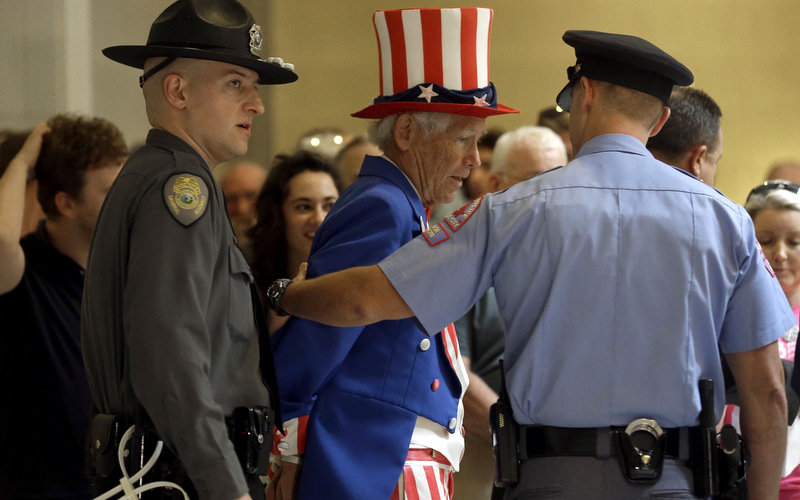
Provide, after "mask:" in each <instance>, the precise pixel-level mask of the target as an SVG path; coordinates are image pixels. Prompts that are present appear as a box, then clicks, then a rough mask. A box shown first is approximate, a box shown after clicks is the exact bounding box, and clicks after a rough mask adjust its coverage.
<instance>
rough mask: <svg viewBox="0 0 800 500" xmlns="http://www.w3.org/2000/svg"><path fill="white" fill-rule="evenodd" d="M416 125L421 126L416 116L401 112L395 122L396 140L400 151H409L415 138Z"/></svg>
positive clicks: (393, 131) (394, 133) (394, 134)
mask: <svg viewBox="0 0 800 500" xmlns="http://www.w3.org/2000/svg"><path fill="white" fill-rule="evenodd" d="M415 127H419V125H417V122H416V121H415V120H414V118H413V117H412V116H411V115H410V114H408V113H400V116H398V117H397V120H396V121H395V122H394V130H392V134H393V136H394V142H395V144H397V148H398V149H399V150H400V151H408V150H409V149H410V148H411V145H412V143H413V141H414V139H415V133H414V132H415Z"/></svg>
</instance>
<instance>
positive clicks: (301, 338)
mask: <svg viewBox="0 0 800 500" xmlns="http://www.w3.org/2000/svg"><path fill="white" fill-rule="evenodd" d="M425 220H426V214H425V209H424V207H423V205H422V202H421V200H420V199H419V196H418V195H417V193H416V191H415V190H414V188H413V186H412V185H411V183H410V182H409V180H408V179H407V178H406V177H405V175H404V174H403V173H402V172H401V171H400V169H398V168H397V167H396V166H395V165H393V164H392V163H391V162H389V161H387V160H386V159H384V158H379V157H372V156H367V157H366V159H365V161H364V165H363V166H362V169H361V172H360V174H359V177H358V179H357V180H356V182H355V183H353V185H352V186H350V188H348V189H347V190H346V191H345V192H344V193H343V194H342V196H341V198H339V200H338V201H337V202H336V204H335V205H334V207H333V209H332V210H331V211H330V213H329V214H328V216H327V217H326V218H325V221H324V222H323V224H322V225H321V226H320V227H319V229H318V230H317V233H316V235H315V238H314V242H313V245H312V248H311V256H310V258H309V261H308V262H309V267H308V273H307V275H308V277H309V278H313V277H316V276H319V275H322V274H327V273H330V272H334V271H338V270H340V269H345V268H349V267H353V266H364V265H372V264H376V263H378V262H379V261H381V260H382V259H383V258H384V257H386V256H387V255H389V254H390V253H392V252H393V251H394V250H396V249H398V248H399V247H400V246H402V245H403V244H404V243H406V242H408V241H409V240H411V239H412V238H414V237H415V236H417V235H419V234H420V232H421V230H422V227H421V223H422V222H424V221H425ZM424 339H429V337H428V336H427V335H426V334H425V333H424V332H423V331H421V330H420V329H419V328H418V327H417V326H416V323H415V320H414V319H405V320H399V321H382V322H380V323H375V324H372V325H369V326H366V327H356V328H335V327H330V326H325V325H322V324H319V323H315V322H313V321H308V320H303V319H299V318H292V319H290V320H289V322H288V323H287V324H286V326H285V327H284V328H283V329H281V330H279V331H278V332H276V333H275V335H274V336H273V337H272V342H273V349H274V356H275V363H276V371H277V375H278V385H279V387H280V395H281V404H282V411H283V414H284V418H285V419H287V420H288V419H292V418H296V417H300V416H304V415H308V416H309V420H308V430H307V441H306V447H305V458H304V462H303V468H302V472H301V476H300V484H299V489H298V494H299V498H300V499H319V498H332V499H338V498H341V499H345V498H346V499H355V498H363V499H369V500H374V499H376V498H389V496H390V495H391V494H392V491H393V490H394V488H395V485H396V484H397V480H398V478H399V477H400V474H401V472H402V468H403V463H404V461H405V458H406V455H407V452H408V446H409V441H410V439H411V435H412V432H413V430H414V425H415V422H416V420H417V416H418V415H421V416H424V417H426V418H428V419H430V420H432V421H434V422H437V423H439V424H441V425H442V426H443V432H453V431H454V430H455V431H457V432H460V429H459V428H457V429H453V430H448V424H449V423H450V421H451V419H453V418H456V416H457V412H458V402H459V398H460V395H461V384H460V382H459V380H458V378H457V376H456V373H455V372H454V370H453V368H452V366H451V365H450V363H449V361H448V359H447V356H446V353H445V352H444V346H443V343H442V340H441V335H437V336H435V337H433V338H430V339H429V340H428V341H427V342H423V340H424ZM421 344H422V346H424V347H421ZM427 344H429V345H430V347H427ZM435 380H439V383H437V384H434V383H433V382H434V381H435Z"/></svg>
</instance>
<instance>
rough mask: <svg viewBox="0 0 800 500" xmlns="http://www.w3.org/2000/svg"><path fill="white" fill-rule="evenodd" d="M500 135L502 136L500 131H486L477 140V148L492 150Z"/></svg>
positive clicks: (495, 129)
mask: <svg viewBox="0 0 800 500" xmlns="http://www.w3.org/2000/svg"><path fill="white" fill-rule="evenodd" d="M501 135H503V131H502V130H500V129H497V128H494V129H490V130H487V131H486V133H485V134H483V135H482V136H481V137H480V139H478V147H479V148H481V147H486V148H489V149H494V145H495V143H496V142H497V139H499V138H500V136H501Z"/></svg>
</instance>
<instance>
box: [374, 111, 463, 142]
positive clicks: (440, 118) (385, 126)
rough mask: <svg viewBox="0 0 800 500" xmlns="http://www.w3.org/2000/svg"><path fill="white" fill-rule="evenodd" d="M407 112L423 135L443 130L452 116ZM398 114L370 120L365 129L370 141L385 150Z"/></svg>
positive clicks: (430, 112) (390, 139)
mask: <svg viewBox="0 0 800 500" xmlns="http://www.w3.org/2000/svg"><path fill="white" fill-rule="evenodd" d="M409 114H410V115H411V117H412V118H414V120H415V121H416V122H417V124H419V126H420V128H422V131H423V132H424V133H425V135H430V134H435V133H437V132H443V131H445V130H446V129H447V127H449V126H450V122H451V120H452V118H453V115H452V114H449V113H437V112H432V111H410V112H409ZM398 116H400V113H395V114H393V115H389V116H386V117H384V118H381V119H380V120H377V121H374V122H372V124H371V125H370V127H369V130H368V131H367V133H368V134H369V140H370V142H372V143H373V144H376V145H377V146H378V147H379V148H381V149H382V150H384V151H386V150H387V149H388V148H389V147H390V146H391V145H392V141H393V140H394V137H393V134H392V133H393V131H394V124H395V123H396V122H397V117H398Z"/></svg>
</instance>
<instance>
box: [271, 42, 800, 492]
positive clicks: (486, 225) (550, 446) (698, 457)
mask: <svg viewBox="0 0 800 500" xmlns="http://www.w3.org/2000/svg"><path fill="white" fill-rule="evenodd" d="M564 41H565V42H567V43H568V44H569V45H571V46H573V47H575V52H576V56H577V63H576V64H575V65H574V66H572V67H570V68H569V70H568V72H567V74H568V76H569V82H568V84H567V85H566V86H565V88H564V89H563V90H562V91H561V93H560V94H559V98H558V103H559V105H560V106H561V108H562V109H566V110H569V111H570V136H571V138H572V143H573V145H574V147H575V148H576V151H577V153H576V155H575V159H574V160H573V161H571V162H570V163H569V164H567V166H566V167H564V168H560V169H554V170H551V171H550V172H547V173H544V174H542V175H539V176H537V177H535V178H533V179H531V180H528V181H525V182H522V183H520V184H518V185H516V186H514V187H512V188H510V189H507V190H505V191H502V192H500V193H496V194H490V195H487V196H486V197H484V198H483V199H482V200H476V201H475V202H473V204H472V205H471V206H470V207H467V208H466V209H465V210H464V211H463V213H461V214H459V215H457V216H454V217H453V220H451V221H448V223H443V224H440V225H439V226H437V227H435V228H431V229H430V230H429V231H427V232H426V233H424V234H423V236H424V237H423V238H417V239H415V240H414V241H412V242H410V243H409V244H407V245H405V246H404V247H403V248H402V249H400V250H399V251H397V252H395V253H394V254H392V255H391V256H390V257H388V258H387V259H385V260H384V261H382V262H380V263H379V264H378V265H375V266H365V267H358V268H353V269H348V270H345V271H341V272H339V273H334V274H330V275H327V276H322V277H319V278H316V279H312V280H309V281H305V282H301V283H297V284H296V285H288V286H285V288H284V290H285V294H284V295H285V296H284V297H283V300H282V301H281V300H278V299H279V297H278V296H277V295H276V296H275V297H274V300H273V302H274V303H275V304H276V306H280V307H282V308H284V309H285V310H287V311H289V312H290V313H292V314H296V315H298V316H301V317H309V318H314V319H317V320H324V321H326V322H329V323H330V324H334V325H339V326H349V325H354V324H365V323H366V324H369V323H374V322H375V321H382V320H399V319H402V318H410V317H414V318H415V319H416V322H417V323H418V324H419V325H421V326H422V327H423V328H424V329H425V331H427V332H429V333H435V332H437V331H438V330H439V329H440V328H441V327H442V326H443V325H444V324H446V323H447V322H448V321H451V320H452V319H453V318H454V317H458V316H459V315H460V314H463V312H464V311H465V310H466V309H467V308H468V307H469V306H470V305H471V304H472V303H473V302H474V301H475V300H476V298H477V297H479V296H480V295H481V294H482V293H483V292H484V291H485V290H486V289H487V288H488V287H490V286H494V288H495V292H496V295H497V302H498V306H499V310H500V313H501V316H502V318H503V320H504V325H505V326H506V327H507V328H506V356H505V374H506V381H507V390H508V394H509V399H510V405H511V407H512V408H513V417H514V420H515V421H516V422H517V423H518V424H520V427H519V429H518V431H519V435H520V437H521V441H520V442H519V447H518V448H517V447H516V446H514V443H509V444H510V446H509V448H510V449H513V450H519V457H518V458H519V460H520V464H519V470H518V472H519V480H518V482H517V483H516V485H514V486H512V487H511V489H510V491H509V492H507V493H506V498H540V497H541V496H542V495H545V494H546V495H549V496H558V497H561V498H609V499H610V498H650V497H653V496H676V495H678V496H681V495H682V496H691V494H692V493H693V492H694V493H695V494H696V495H699V496H704V497H709V496H711V495H712V492H713V490H714V485H713V480H712V479H713V476H712V475H710V474H708V473H707V469H706V467H707V466H709V467H710V466H711V465H712V464H711V463H709V461H708V460H707V459H706V457H711V456H714V455H712V454H709V453H707V452H703V451H702V450H707V451H710V452H712V453H713V452H715V450H713V449H710V450H709V448H707V447H704V446H703V443H707V446H713V443H714V442H715V441H716V440H715V439H714V434H715V431H714V423H715V422H716V421H717V420H718V419H719V417H720V416H721V413H722V408H723V391H722V390H721V388H722V387H723V382H722V380H723V377H722V368H721V363H720V355H719V349H722V351H723V352H724V353H725V357H726V358H727V360H728V363H729V365H730V367H731V369H732V372H733V374H734V377H735V378H736V382H737V384H738V386H739V393H740V395H741V397H742V424H743V426H742V427H743V433H744V437H745V439H746V441H747V443H748V446H749V449H750V453H751V458H752V460H751V465H750V471H749V488H750V495H751V497H752V498H777V495H778V482H779V479H780V472H781V465H782V463H783V458H784V450H785V445H786V398H785V396H784V393H783V370H782V367H781V363H780V359H779V358H778V348H777V345H776V340H777V339H778V338H780V337H781V336H782V335H783V334H784V333H785V332H787V331H788V330H789V329H790V328H793V327H794V325H795V323H796V318H795V317H794V314H793V313H792V311H791V309H790V308H789V306H788V304H787V303H786V299H785V297H784V296H783V293H782V291H781V289H780V286H779V285H778V283H777V280H776V279H775V277H774V276H773V275H772V271H771V269H770V268H769V265H768V264H766V262H765V259H764V257H763V254H762V253H761V252H760V251H759V247H758V243H757V242H756V240H755V234H754V231H753V226H752V223H751V222H750V218H749V216H748V215H747V213H746V212H745V211H744V209H743V208H742V207H740V206H738V205H736V204H735V203H732V202H731V201H730V200H728V199H727V198H725V197H724V196H722V195H721V194H719V193H718V192H717V191H715V190H714V189H712V188H711V187H709V186H706V185H704V184H703V183H700V182H697V181H696V180H695V179H692V178H690V177H688V176H686V175H685V174H684V173H682V172H678V171H677V170H676V169H674V168H672V167H670V166H668V165H665V164H663V163H661V162H660V161H658V160H655V159H654V158H653V157H652V155H651V154H650V153H649V152H648V151H647V149H646V148H645V146H644V144H645V142H646V141H647V139H648V137H650V136H652V135H654V134H656V133H657V132H658V130H659V129H660V128H661V127H662V125H663V124H664V122H665V121H666V120H667V118H668V117H669V108H667V107H666V103H667V101H668V100H669V96H670V92H671V90H672V88H673V85H676V84H677V85H688V84H690V83H691V82H692V79H693V76H692V73H691V72H690V71H689V70H688V69H687V68H686V67H685V66H683V65H682V64H680V63H679V62H678V61H676V60H675V59H674V58H672V57H671V56H669V55H668V54H666V53H665V52H664V51H662V50H661V49H659V48H658V47H656V46H654V45H652V44H651V43H649V42H647V41H646V40H643V39H641V38H638V37H633V36H628V35H618V34H610V33H600V32H594V31H567V32H566V33H565V34H564ZM687 221H691V224H687ZM278 295H279V294H278ZM707 379H711V380H712V381H713V383H714V385H715V386H716V388H717V389H718V390H717V391H715V392H714V394H713V395H712V394H710V393H709V391H708V384H707V383H705V382H706V381H707ZM701 382H702V383H701ZM701 387H702V389H703V390H701ZM709 396H710V397H709ZM709 399H710V401H709ZM701 401H706V402H707V403H710V404H701ZM701 409H702V410H704V411H703V412H702V417H703V418H702V419H701ZM505 422H506V424H508V421H505ZM700 424H702V426H701V425H700ZM702 436H706V438H708V440H706V439H704V438H702ZM686 457H689V459H690V461H689V464H691V468H689V465H687V462H685V458H686ZM505 458H510V457H508V456H506V457H505ZM512 463H513V464H515V465H516V461H514V460H513V458H512ZM509 479H511V478H510V477H509Z"/></svg>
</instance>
